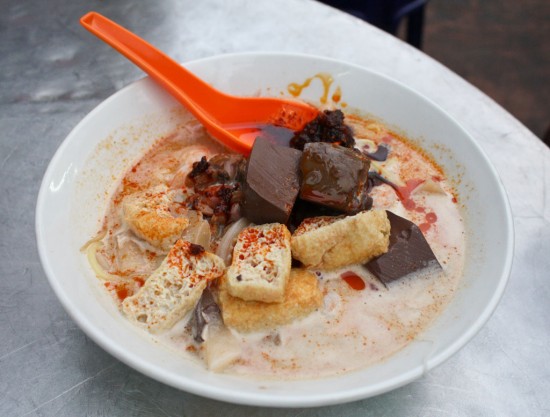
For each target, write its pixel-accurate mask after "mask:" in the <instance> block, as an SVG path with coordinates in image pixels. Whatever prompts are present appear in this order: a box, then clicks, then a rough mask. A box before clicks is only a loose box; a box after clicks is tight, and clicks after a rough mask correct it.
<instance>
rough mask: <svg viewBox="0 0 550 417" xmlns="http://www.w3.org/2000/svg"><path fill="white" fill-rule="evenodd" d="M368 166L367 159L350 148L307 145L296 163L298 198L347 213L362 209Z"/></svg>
mask: <svg viewBox="0 0 550 417" xmlns="http://www.w3.org/2000/svg"><path fill="white" fill-rule="evenodd" d="M369 166H370V161H369V159H368V158H367V157H365V156H364V155H363V154H361V153H359V152H355V151H354V150H352V149H347V148H343V147H341V146H337V145H332V144H329V143H308V144H307V145H306V146H305V147H304V152H303V154H302V159H301V161H300V171H301V174H302V179H301V183H300V198H301V199H302V200H306V201H310V202H312V203H316V204H321V205H324V206H327V207H330V208H332V209H335V210H340V211H342V212H344V213H348V214H353V213H357V212H359V211H362V210H366V209H367V208H368V206H369V203H370V201H369V198H368V195H367V181H368V178H369Z"/></svg>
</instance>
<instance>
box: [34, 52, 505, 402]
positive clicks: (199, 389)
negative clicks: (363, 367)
mask: <svg viewBox="0 0 550 417" xmlns="http://www.w3.org/2000/svg"><path fill="white" fill-rule="evenodd" d="M244 57H278V58H283V59H284V58H301V59H307V60H312V61H325V62H329V63H333V64H338V65H345V66H346V67H349V68H350V69H353V70H354V71H355V70H357V71H367V72H370V73H372V74H374V75H375V76H378V77H381V78H384V79H385V80H386V81H389V82H391V83H393V84H396V85H397V86H398V87H400V88H401V89H404V90H407V93H408V94H413V95H415V96H416V98H417V99H420V100H422V101H424V102H426V104H428V105H429V106H431V107H432V108H434V109H435V110H436V111H439V112H440V113H441V114H442V115H443V116H445V117H446V118H447V119H448V120H449V122H451V123H453V124H454V125H455V127H456V128H458V129H459V130H460V131H461V133H462V134H463V135H464V137H465V138H468V140H469V142H470V145H471V146H473V147H475V148H476V150H477V152H478V153H479V154H480V156H481V157H482V158H483V159H484V160H485V162H486V165H487V168H488V170H489V172H490V173H491V175H492V176H493V179H494V180H496V183H497V184H498V194H499V198H500V200H501V202H502V203H503V209H504V213H505V225H503V227H504V228H505V229H506V232H505V237H506V242H505V252H506V256H505V259H504V264H503V265H502V273H501V276H500V278H499V281H498V285H497V287H496V290H495V292H494V293H493V294H492V296H491V298H490V300H488V303H487V304H486V306H485V308H484V309H483V311H482V312H481V314H479V316H478V318H477V320H475V322H473V323H472V324H471V325H470V326H469V327H468V329H467V330H466V331H465V332H463V334H462V335H461V336H460V337H459V338H458V339H456V340H455V341H454V342H452V343H450V344H449V346H448V347H447V348H446V349H444V350H443V351H442V352H441V353H439V354H438V355H436V356H434V357H432V358H431V360H429V361H428V362H427V363H425V364H423V365H419V366H416V367H414V368H412V369H411V370H410V371H409V372H406V373H404V374H401V375H398V376H396V377H394V378H391V379H388V380H384V381H382V382H379V383H375V384H371V385H369V386H368V387H367V388H365V387H358V388H356V389H353V390H349V389H348V390H346V391H343V392H339V391H337V392H336V393H331V394H330V395H323V397H322V398H320V397H319V396H309V397H297V396H288V395H284V394H283V395H282V394H280V393H267V392H266V394H259V393H256V392H252V393H247V392H238V393H237V392H235V391H231V390H227V389H223V388H218V387H213V386H208V385H207V384H205V383H196V382H194V381H192V380H191V378H184V379H183V380H182V379H180V378H171V377H170V376H169V375H166V374H162V373H159V372H158V370H157V367H156V366H155V365H151V364H148V363H147V362H145V363H144V362H143V361H142V359H141V358H140V357H139V356H138V355H135V354H134V353H133V352H132V351H128V350H127V349H125V348H124V347H123V346H122V345H119V344H118V343H115V342H113V341H111V340H110V339H107V338H106V337H105V336H104V335H103V333H102V331H101V329H100V328H99V327H98V326H97V325H96V324H94V321H93V320H91V319H89V318H88V317H87V316H85V315H84V314H82V312H81V311H79V310H78V308H76V309H75V308H74V300H72V299H71V298H70V297H69V294H68V293H66V292H65V290H64V288H63V287H62V285H61V284H60V283H59V282H58V281H57V279H56V277H55V273H54V268H53V266H52V264H51V263H50V261H49V258H48V255H47V250H46V246H47V245H46V242H45V237H44V235H43V234H42V229H41V227H42V224H43V223H44V221H45V219H44V216H45V213H44V205H45V203H46V200H47V199H48V197H49V194H48V184H49V183H50V182H51V180H52V176H53V173H54V170H55V167H56V166H57V164H58V162H59V160H60V159H61V158H62V155H63V154H64V153H65V151H66V149H67V148H68V147H69V146H70V145H71V142H72V141H73V139H72V137H73V136H76V135H77V133H78V131H79V130H80V129H81V126H82V125H84V124H85V123H87V122H88V121H89V120H91V119H93V118H94V117H95V116H96V114H98V113H100V112H101V111H103V108H104V107H106V106H107V105H108V104H109V103H110V102H111V101H113V100H116V99H117V97H118V96H119V95H122V94H123V93H124V92H126V91H127V90H129V89H133V88H137V87H139V86H140V85H141V84H142V83H144V82H145V81H146V80H147V79H148V77H147V76H145V77H144V78H141V79H139V80H137V81H134V82H132V83H130V84H128V85H126V86H125V87H123V88H121V89H120V90H118V91H116V92H115V93H113V94H112V95H110V96H109V97H108V98H106V99H105V100H103V101H101V102H100V103H99V104H98V105H97V106H96V107H94V108H93V109H92V110H91V111H90V112H89V113H88V114H87V115H86V116H85V117H84V118H82V119H81V120H80V121H79V122H78V123H77V124H76V126H75V127H74V128H73V129H72V130H71V131H70V133H69V134H68V135H67V136H66V138H65V139H64V140H63V142H62V143H61V145H60V146H59V147H58V149H57V151H56V152H55V154H54V156H53V157H52V159H51V161H50V163H49V164H48V168H47V169H46V171H45V174H44V177H43V179H42V182H41V185H40V189H39V193H38V197H37V203H36V212H35V232H36V241H37V247H38V254H39V258H40V261H41V264H42V267H43V269H44V271H45V273H46V276H47V278H48V281H49V283H50V285H51V287H52V288H53V290H54V292H55V294H56V296H57V298H58V299H59V301H60V302H61V304H62V305H63V307H64V309H65V310H66V311H67V313H68V314H69V315H70V316H71V318H72V319H73V320H74V321H75V322H76V323H77V324H78V326H79V328H80V329H81V330H82V331H84V333H85V334H86V335H87V336H89V337H90V338H91V339H92V340H93V341H94V342H95V343H97V344H98V345H99V346H101V347H102V348H103V349H104V350H106V351H107V352H109V353H110V354H111V355H113V356H114V357H116V358H117V359H119V360H120V361H121V362H123V363H125V364H127V365H128V366H130V367H132V368H134V369H136V370H138V371H139V372H141V373H143V374H145V375H147V376H149V377H151V378H153V379H155V380H157V381H161V382H163V383H166V384H167V385H170V386H172V387H175V388H177V389H181V390H184V391H187V392H190V393H193V394H197V395H200V396H204V397H208V398H213V399H217V400H222V401H227V402H231V403H237V404H247V405H256V406H275V407H308V406H323V405H330V404H339V403H345V402H350V401H355V400H359V399H363V398H367V397H370V396H374V395H378V394H381V393H384V392H387V391H390V390H393V389H396V388H398V387H401V386H403V385H405V384H408V383H409V382H412V381H413V380H415V379H417V378H418V377H420V376H422V375H423V374H424V373H425V372H427V371H429V370H431V369H433V368H434V367H436V366H438V365H440V364H441V363H443V362H444V361H446V360H447V359H448V358H449V357H451V356H452V355H453V354H455V353H456V352H457V351H459V350H460V349H461V348H462V347H463V346H464V345H466V343H467V342H468V341H470V340H471V339H472V338H473V337H474V336H475V335H476V334H477V333H478V332H479V331H480V329H481V328H482V327H483V325H484V324H485V323H486V322H487V321H488V319H489V318H490V317H491V315H492V314H493V313H494V311H495V309H496V307H497V305H498V303H499V301H500V299H501V297H502V295H503V293H504V290H505V288H506V285H507V282H508V279H509V276H510V272H511V268H512V262H513V252H514V224H513V218H512V211H511V208H510V203H509V200H508V198H507V195H506V191H505V188H504V185H503V183H502V180H501V178H500V177H499V175H498V173H497V171H496V169H495V168H494V166H493V164H492V163H491V161H490V160H489V158H488V157H487V155H486V154H485V152H484V151H483V149H482V148H481V146H480V145H479V144H478V143H477V141H476V140H475V139H474V138H473V137H472V136H471V135H470V134H469V133H468V132H467V131H466V130H465V129H464V128H463V127H462V125H461V124H460V123H458V122H457V121H456V120H455V119H454V118H453V117H451V116H450V115H449V114H448V113H447V111H445V110H444V109H443V108H442V107H440V106H439V105H437V104H436V103H435V102H434V101H432V100H431V99H429V98H427V97H426V96H424V95H422V94H420V93H419V92H417V91H415V90H414V89H412V88H410V87H408V86H407V85H405V84H403V83H402V82H400V81H398V80H395V79H393V78H391V77H389V76H387V75H385V74H383V73H380V72H378V71H374V70H372V69H370V68H368V67H364V66H360V65H356V64H353V63H349V62H346V61H343V60H339V59H333V58H326V57H322V56H317V55H310V54H301V53H288V52H244V53H229V54H220V55H214V56H210V57H205V58H200V59H196V60H191V61H186V62H184V63H183V65H186V66H187V65H190V66H193V65H203V64H209V63H215V62H216V61H219V60H227V59H229V60H231V59H241V58H244ZM359 372H360V370H359ZM334 378H338V376H336V377H329V378H327V380H330V379H334ZM321 379H325V378H321Z"/></svg>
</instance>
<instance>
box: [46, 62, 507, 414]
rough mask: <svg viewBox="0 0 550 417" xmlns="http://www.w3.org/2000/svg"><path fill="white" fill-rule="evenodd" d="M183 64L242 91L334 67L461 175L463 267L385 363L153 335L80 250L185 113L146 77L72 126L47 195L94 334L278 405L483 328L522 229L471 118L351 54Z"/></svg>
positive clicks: (381, 373) (382, 374) (73, 290)
mask: <svg viewBox="0 0 550 417" xmlns="http://www.w3.org/2000/svg"><path fill="white" fill-rule="evenodd" d="M186 66H187V67H188V68H189V69H190V70H192V71H193V72H195V73H196V74H197V75H199V76H200V77H202V78H203V79H205V80H206V81H208V82H210V83H212V84H213V85H215V86H216V87H218V88H220V89H221V90H223V91H227V92H230V93H233V94H241V95H256V94H261V95H279V94H280V92H286V87H287V85H288V84H289V83H291V82H302V81H303V80H305V79H306V78H307V77H310V76H312V75H314V74H317V73H320V72H324V73H329V74H331V75H332V76H333V77H334V80H335V81H334V84H333V88H335V87H336V86H338V85H339V86H340V88H341V90H342V100H343V101H345V102H346V103H347V105H348V108H358V109H362V110H364V111H366V112H368V113H372V114H374V115H376V116H378V117H379V118H381V119H382V120H383V121H385V122H386V123H388V124H389V125H391V126H394V127H398V128H400V129H401V130H402V131H404V132H406V133H407V134H408V136H409V137H411V138H413V139H416V140H418V141H420V144H421V146H422V147H424V148H425V149H427V150H429V151H430V152H431V153H432V154H433V156H434V157H435V159H436V160H437V161H438V162H439V163H440V164H441V165H442V166H444V167H445V168H446V172H447V175H448V176H449V177H450V178H451V179H454V180H455V182H456V184H457V189H458V193H459V198H460V202H461V203H462V204H464V206H465V207H466V209H465V211H464V218H465V221H466V228H467V245H468V246H467V250H468V253H467V262H466V267H465V272H464V278H463V280H462V283H461V285H460V288H459V290H458V291H457V293H456V296H455V297H454V299H453V301H452V302H451V304H450V305H449V306H448V307H447V309H446V310H445V311H444V313H443V314H442V315H441V316H440V317H439V318H438V320H437V321H436V322H435V323H434V324H433V325H432V326H431V327H430V328H429V329H428V330H427V331H426V332H425V333H424V334H422V335H421V337H419V338H418V339H417V340H416V341H414V342H412V343H411V344H410V345H409V346H408V347H407V348H405V349H403V350H402V351H400V352H399V353H397V354H395V355H393V356H392V357H391V358H390V359H388V360H386V361H385V362H383V363H380V364H378V365H375V366H372V367H370V368H367V369H363V370H360V371H356V372H352V373H348V374H345V375H341V376H336V377H332V378H323V379H318V380H307V381H271V380H253V379H247V378H242V377H237V376H231V375H219V374H215V373H211V372H208V371H206V370H205V369H203V368H202V367H201V366H199V365H198V364H196V363H194V362H192V361H190V360H187V359H185V358H184V356H183V355H179V354H178V353H177V352H175V351H172V350H171V349H170V348H167V347H165V346H163V345H161V344H159V343H158V342H155V341H154V339H152V337H151V336H149V335H148V334H146V333H145V332H142V331H141V330H140V329H138V328H136V327H134V326H133V325H132V324H130V323H129V322H128V321H127V320H126V319H125V318H124V317H123V316H122V314H120V313H119V311H118V310H117V308H116V306H115V305H114V303H113V302H112V300H111V299H110V298H109V296H108V295H107V292H106V291H104V289H103V288H102V287H101V283H100V282H99V280H98V279H97V278H95V276H94V275H93V273H92V271H91V269H90V268H89V266H88V265H87V262H86V260H85V258H84V256H83V255H82V254H81V252H80V251H79V249H80V247H81V246H82V245H83V244H84V243H85V242H86V241H87V240H88V239H89V238H90V237H91V236H93V235H94V233H95V232H96V231H97V230H98V228H99V225H100V221H101V218H102V216H103V213H104V211H105V208H106V203H107V201H108V198H109V194H110V193H111V192H112V191H113V189H114V186H115V185H116V183H117V181H118V179H119V178H120V177H121V175H122V174H123V173H124V171H125V170H126V169H127V168H128V167H129V166H130V164H131V163H132V162H133V161H134V160H135V159H136V158H137V157H138V156H139V155H140V154H141V153H142V152H143V151H144V150H145V149H146V148H147V147H148V146H149V145H150V144H151V143H152V142H153V141H154V140H155V139H157V138H158V137H159V136H160V135H162V134H164V133H168V132H170V131H171V130H172V129H174V127H175V126H176V125H177V123H178V111H177V110H175V109H177V108H178V107H179V106H178V104H177V103H176V102H175V101H174V100H173V99H172V98H171V97H169V96H168V95H167V94H166V93H165V92H164V91H162V90H161V89H160V88H159V87H157V86H156V85H155V84H154V83H153V82H152V81H151V80H149V79H143V80H140V81H138V82H136V83H134V84H132V85H130V86H128V87H126V88H124V89H123V90H121V91H119V92H118V93H116V94H114V95H113V96H112V97H110V98H109V99H107V100H105V101H104V102H103V103H102V104H100V105H99V106H98V107H97V108H96V109H94V110H93V111H92V112H91V113H90V114H88V115H87V116H86V117H85V118H84V119H83V120H82V121H81V122H80V123H79V124H78V125H77V126H76V127H75V128H74V130H73V131H72V132H71V133H70V134H69V136H68V137H67V138H66V139H65V141H64V142H63V144H62V145H61V146H60V148H59V150H58V151H57V153H56V154H55V156H54V158H53V159H52V161H51V163H50V166H49V167H48V170H47V172H46V174H45V176H44V180H43V182H42V187H41V189H40V194H39V196H38V205H37V211H36V232H37V239H38V248H39V252H40V258H41V261H42V264H43V266H44V270H45V271H46V274H47V276H48V278H49V280H50V283H51V285H52V287H53V289H54V290H55V293H56V294H57V296H58V297H59V300H60V301H61V303H62V304H63V306H64V307H65V308H66V309H67V311H68V312H69V313H70V315H71V316H72V317H73V318H74V320H75V321H76V322H77V323H78V325H79V326H80V327H81V328H82V330H84V332H85V333H86V334H87V335H88V336H90V337H91V338H92V339H93V340H94V341H96V342H97V343H98V344H99V345H100V346H102V347H103V348H104V349H105V350H107V351H108V352H110V353H111V354H112V355H114V356H115V357H117V358H118V359H120V360H121V361H123V362H125V363H126V364H128V365H129V366H131V367H133V368H135V369H137V370H138V371H140V372H143V373H144V374H146V375H148V376H150V377H152V378H154V379H157V380H159V381H162V382H164V383H166V384H168V385H172V386H174V387H177V388H180V389H182V390H185V391H189V392H192V393H195V394H199V395H203V396H206V397H211V398H215V399H219V400H224V401H229V402H235V403H243V404H251V405H264V406H279V407H291V406H292V407H294V406H314V405H326V404H334V403H341V402H346V401H352V400H357V399H361V398H365V397H369V396H373V395H376V394H380V393H383V392H386V391H389V390H391V389H394V388H397V387H399V386H402V385H405V384H407V383H408V382H410V381H412V380H414V379H416V378H418V377H420V376H421V375H423V374H424V373H425V372H427V371H429V370H430V369H432V368H433V367H434V366H436V365H439V364H441V363H442V362H443V361H445V360H446V359H448V358H449V357H450V356H451V355H452V354H454V353H455V352H457V351H458V350H459V349H460V348H461V347H462V346H464V345H465V344H466V342H468V341H469V340H470V339H471V338H472V337H473V336H474V334H475V333H476V332H477V331H478V330H479V329H480V328H481V326H482V325H483V324H484V323H485V322H486V321H487V319H488V318H489V316H490V315H491V313H492V312H493V310H494V309H495V307H496V305H497V303H498V301H499V299H500V297H501V295H502V293H503V291H504V287H505V285H506V281H507V278H508V275H509V271H510V267H511V260H512V250H513V249H512V247H513V244H512V242H513V230H512V220H511V213H510V208H509V205H508V202H507V199H506V196H505V193H504V190H503V187H502V185H501V183H500V181H499V179H498V177H497V174H496V172H495V170H494V169H493V167H492V166H491V164H490V163H489V161H488V159H487V157H486V156H485V155H484V154H483V152H482V151H481V149H480V147H479V146H478V145H477V143H476V142H475V140H474V139H472V138H471V137H470V136H469V135H468V133H466V132H465V131H464V129H462V128H461V127H460V126H459V125H458V124H457V123H456V122H455V121H453V120H452V119H451V118H450V117H449V116H448V115H447V114H446V113H445V112H444V111H443V110H441V109H440V108H438V107H437V106H436V105H435V104H434V103H432V102H430V101H429V100H427V99H426V98H424V97H422V96H420V95H419V94H417V93H415V92H414V91H412V90H410V89H409V88H407V87H405V86H404V85H402V84H400V83H398V82H396V81H393V80H391V79H389V78H387V77H385V76H383V75H380V74H377V73H373V72H371V71H369V70H366V69H364V68H360V67H357V66H354V65H350V64H347V63H343V62H338V61H334V60H329V59H324V58H318V57H311V56H303V55H287V54H285V55H281V54H242V55H225V56H218V57H212V58H209V59H203V60H200V61H194V62H189V63H187V64H186ZM331 94H332V91H331ZM321 95H322V88H321V83H320V82H319V83H317V81H314V82H313V83H312V85H311V87H310V88H307V89H305V90H304V91H303V94H302V98H304V99H306V100H308V101H311V102H313V103H318V100H319V98H320V97H321ZM329 97H330V94H329Z"/></svg>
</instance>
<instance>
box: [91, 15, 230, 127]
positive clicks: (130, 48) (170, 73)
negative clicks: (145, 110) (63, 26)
mask: <svg viewBox="0 0 550 417" xmlns="http://www.w3.org/2000/svg"><path fill="white" fill-rule="evenodd" d="M80 23H81V24H82V26H84V27H85V28H86V29H87V30H89V31H90V32H91V33H93V34H94V35H96V36H97V37H98V38H100V39H101V40H103V41H104V42H105V43H107V44H108V45H110V46H112V47H113V48H114V49H116V50H117V51H118V52H120V53H121V54H122V55H124V56H125V57H126V58H128V59H129V60H130V61H132V62H133V63H134V64H136V65H137V66H138V67H140V68H141V69H142V70H143V71H145V72H146V73H147V74H149V75H150V76H151V78H153V79H154V80H155V81H157V82H158V83H159V84H161V85H162V87H164V89H165V90H167V91H168V92H169V93H170V94H172V95H173V96H174V98H176V99H177V100H178V101H179V102H180V103H182V104H183V105H184V106H185V107H186V108H187V109H188V110H189V111H190V112H191V113H192V114H193V115H194V116H195V117H196V118H197V119H199V121H201V122H202V123H203V124H208V125H209V124H211V123H212V122H214V123H216V122H218V121H214V120H212V116H211V115H210V114H209V113H208V111H206V110H205V105H206V104H207V103H209V102H210V103H211V105H212V103H216V102H219V101H220V98H223V96H226V94H225V93H223V92H221V91H218V90H216V89H214V88H213V87H212V86H210V85H209V84H207V83H206V82H204V81H203V80H201V79H200V78H198V77H197V76H195V75H194V74H193V73H191V72H190V71H188V70H187V69H185V68H184V67H183V66H181V65H180V64H178V63H177V62H176V61H174V60H173V59H172V58H170V57H169V56H167V55H166V54H164V53H163V52H162V51H160V50H158V49H157V48H155V47H154V46H152V45H151V44H150V43H148V42H147V41H145V40H143V39H142V38H140V37H139V36H137V35H135V34H134V33H132V32H130V31H129V30H127V29H125V28H123V27H122V26H120V25H118V24H117V23H115V22H113V21H112V20H110V19H108V18H106V17H105V16H103V15H101V14H99V13H97V12H89V13H87V14H86V15H84V16H83V17H82V18H81V19H80ZM218 123H219V122H218Z"/></svg>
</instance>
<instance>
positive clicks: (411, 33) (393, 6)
mask: <svg viewBox="0 0 550 417" xmlns="http://www.w3.org/2000/svg"><path fill="white" fill-rule="evenodd" d="M320 1H321V2H322V3H325V4H328V5H330V6H333V7H336V8H338V9H340V10H343V11H345V12H347V13H350V14H352V15H354V16H356V17H359V18H360V19H363V20H366V21H367V22H369V23H371V24H373V25H375V26H377V27H379V28H380V29H382V30H385V31H386V32H389V33H391V34H393V35H395V34H397V29H398V28H399V24H400V23H401V21H402V20H403V19H404V18H407V37H406V39H407V42H408V43H409V44H411V45H413V46H415V47H417V48H419V49H421V47H422V32H423V27H424V9H425V6H426V3H427V2H428V0H320Z"/></svg>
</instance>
